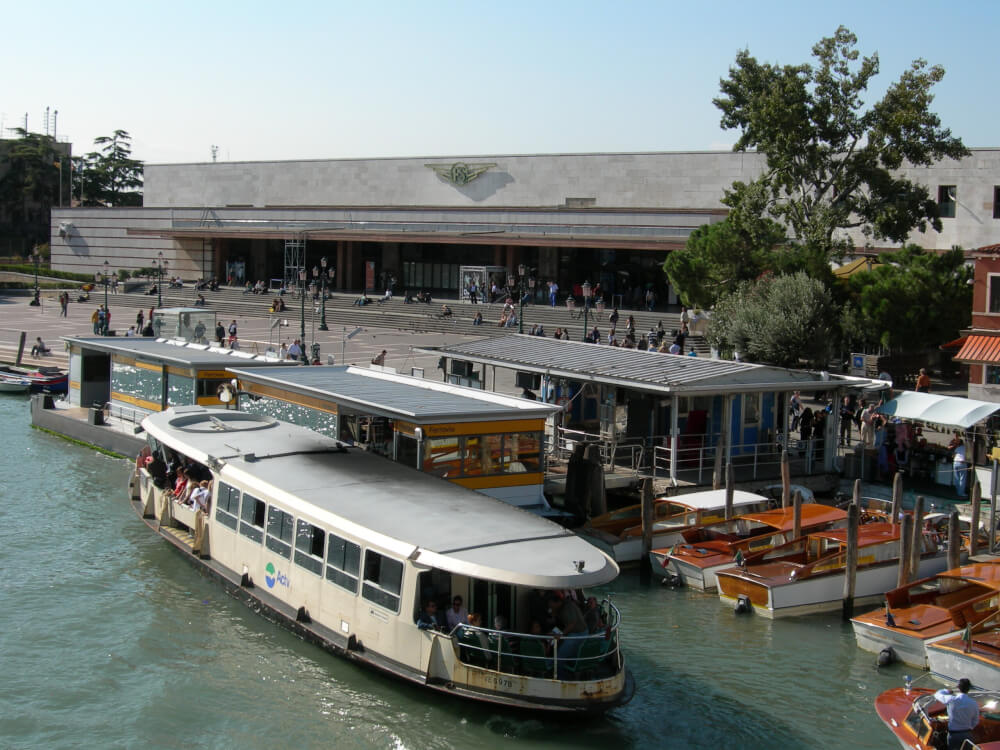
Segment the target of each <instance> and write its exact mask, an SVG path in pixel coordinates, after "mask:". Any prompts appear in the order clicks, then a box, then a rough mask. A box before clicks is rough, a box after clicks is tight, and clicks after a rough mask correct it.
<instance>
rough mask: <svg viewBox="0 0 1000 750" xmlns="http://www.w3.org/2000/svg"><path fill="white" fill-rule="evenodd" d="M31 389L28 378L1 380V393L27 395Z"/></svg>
mask: <svg viewBox="0 0 1000 750" xmlns="http://www.w3.org/2000/svg"><path fill="white" fill-rule="evenodd" d="M30 388H31V381H30V380H28V379H27V378H7V379H4V378H0V393H27V392H28V390H29V389H30Z"/></svg>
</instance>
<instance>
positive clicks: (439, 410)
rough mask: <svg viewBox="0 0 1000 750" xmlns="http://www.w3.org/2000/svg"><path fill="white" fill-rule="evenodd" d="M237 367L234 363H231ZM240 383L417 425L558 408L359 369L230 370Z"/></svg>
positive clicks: (538, 414)
mask: <svg viewBox="0 0 1000 750" xmlns="http://www.w3.org/2000/svg"><path fill="white" fill-rule="evenodd" d="M234 364H235V363H234ZM228 369H229V371H230V372H231V373H233V374H234V375H236V376H237V377H239V378H240V380H241V382H242V383H260V384H263V385H269V386H272V387H276V388H281V389H284V390H287V391H289V392H291V393H297V394H300V395H305V396H313V397H316V398H320V399H323V400H325V401H330V402H335V403H337V404H341V405H346V406H355V407H357V408H359V409H363V410H364V411H365V412H366V413H370V414H376V415H379V416H384V417H391V418H394V419H408V420H413V421H415V422H419V423H421V424H429V423H434V422H454V421H455V420H456V419H462V418H465V419H482V420H499V419H505V420H507V419H526V418H529V419H530V418H535V419H544V418H546V417H547V416H548V415H549V414H552V413H554V412H557V411H561V410H562V407H560V406H557V405H555V404H546V403H544V402H542V401H531V400H529V399H526V398H517V397H514V396H504V395H501V394H499V393H491V392H489V391H484V390H482V389H480V388H467V387H464V386H458V385H451V384H449V383H442V382H439V381H435V380H426V379H424V378H415V377H412V376H410V375H401V374H399V373H396V372H389V371H385V370H381V369H379V370H375V369H367V368H363V367H344V366H343V365H340V366H316V367H297V366H288V367H269V368H266V369H261V368H254V369H250V370H244V369H241V368H240V366H239V365H237V366H231V367H229V368H228Z"/></svg>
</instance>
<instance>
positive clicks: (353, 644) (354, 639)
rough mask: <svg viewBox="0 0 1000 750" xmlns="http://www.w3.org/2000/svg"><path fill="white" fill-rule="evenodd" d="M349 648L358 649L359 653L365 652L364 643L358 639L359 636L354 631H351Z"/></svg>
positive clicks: (348, 641)
mask: <svg viewBox="0 0 1000 750" xmlns="http://www.w3.org/2000/svg"><path fill="white" fill-rule="evenodd" d="M347 650H348V651H357V652H358V653H359V654H363V653H364V652H365V647H364V645H363V644H362V643H361V641H359V640H358V636H357V635H355V634H354V633H351V635H350V637H349V638H348V639H347Z"/></svg>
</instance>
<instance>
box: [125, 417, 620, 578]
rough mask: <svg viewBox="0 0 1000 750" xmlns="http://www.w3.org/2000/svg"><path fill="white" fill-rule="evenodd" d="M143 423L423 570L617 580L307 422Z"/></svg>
mask: <svg viewBox="0 0 1000 750" xmlns="http://www.w3.org/2000/svg"><path fill="white" fill-rule="evenodd" d="M143 426H144V427H145V429H146V431H147V432H148V433H149V435H151V436H152V437H154V438H156V439H157V440H159V441H161V442H163V443H165V444H166V445H168V446H170V447H171V448H173V449H175V450H177V451H179V452H181V453H183V454H184V455H186V456H188V457H190V458H192V459H194V460H195V461H199V462H201V463H204V464H206V465H208V466H209V467H211V468H213V469H214V470H216V471H217V472H218V473H219V476H220V477H221V478H222V480H223V481H233V482H236V483H239V484H241V485H242V486H243V487H244V488H247V489H248V490H249V491H251V492H254V491H255V492H257V493H259V494H260V495H261V496H264V497H268V498H274V499H276V500H278V501H279V502H280V503H281V504H282V505H283V506H285V507H286V508H287V509H289V510H290V511H292V512H293V513H296V514H298V513H304V514H307V515H308V516H311V517H312V518H314V519H315V520H316V522H318V523H325V524H326V525H328V526H329V527H330V528H332V529H337V528H339V529H342V530H344V532H346V533H350V534H352V535H354V536H356V537H358V538H360V539H362V540H365V541H368V542H371V543H374V544H378V545H380V546H383V547H384V548H386V549H388V550H390V551H392V552H393V553H395V554H398V555H400V556H401V557H406V558H408V559H410V560H413V561H415V562H416V563H417V564H419V565H427V566H432V567H436V568H440V569H442V570H446V571H449V572H451V573H454V574H458V575H467V576H472V577H476V578H482V579H486V580H493V581H502V582H506V583H512V584H517V585H522V586H531V587H535V588H540V589H561V588H582V587H588V586H595V585H600V584H604V583H608V582H610V581H612V580H614V578H615V577H616V576H617V575H618V567H617V565H616V564H615V563H614V561H613V560H611V558H610V557H608V556H607V555H605V554H604V553H603V552H601V551H600V550H598V549H597V548H596V547H593V546H592V545H590V544H588V543H587V542H585V541H584V540H583V539H581V538H579V537H578V536H576V535H575V534H573V533H572V532H570V531H568V530H566V529H564V528H563V527H562V526H559V525H558V524H555V523H553V522H551V521H548V520H546V519H543V518H541V517H540V516H537V515H535V514H533V513H530V512H528V511H524V510H521V509H519V508H516V507H514V506H512V505H509V504H507V503H504V502H502V501H500V500H496V499H494V498H491V497H487V496H486V495H483V494H481V493H478V492H474V491H472V490H468V489H465V488H464V487H460V486H458V485H456V484H454V483H452V482H449V481H447V480H445V479H440V478H437V477H433V476H431V475H429V474H424V473H421V472H419V471H416V470H415V469H412V468H410V467H408V466H404V465H402V464H398V463H395V462H393V461H390V460H388V459H386V458H383V457H381V456H377V455H375V454H372V453H367V452H365V451H363V450H361V449H358V448H348V447H346V446H344V445H343V444H342V443H340V442H338V441H336V440H334V439H332V438H329V437H326V436H324V435H321V434H319V433H316V432H313V431H311V430H308V429H306V428H304V427H299V426H297V425H292V424H288V423H287V422H280V421H278V420H275V419H272V418H270V417H264V416H260V415H255V414H248V413H245V412H237V411H222V410H218V409H206V408H204V407H200V406H185V407H176V408H173V409H168V410H167V411H164V412H160V413H156V414H151V415H149V416H147V417H146V418H145V419H144V420H143ZM250 488H253V489H250ZM264 497H262V498H261V499H264Z"/></svg>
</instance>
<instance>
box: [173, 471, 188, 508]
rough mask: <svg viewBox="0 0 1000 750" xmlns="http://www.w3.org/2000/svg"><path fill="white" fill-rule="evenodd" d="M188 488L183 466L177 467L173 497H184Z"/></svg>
mask: <svg viewBox="0 0 1000 750" xmlns="http://www.w3.org/2000/svg"><path fill="white" fill-rule="evenodd" d="M187 488H188V478H187V474H186V473H185V471H184V468H183V467H180V468H178V469H177V479H176V480H174V491H173V496H174V499H176V500H180V499H182V498H183V497H184V494H185V491H186V490H187Z"/></svg>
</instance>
